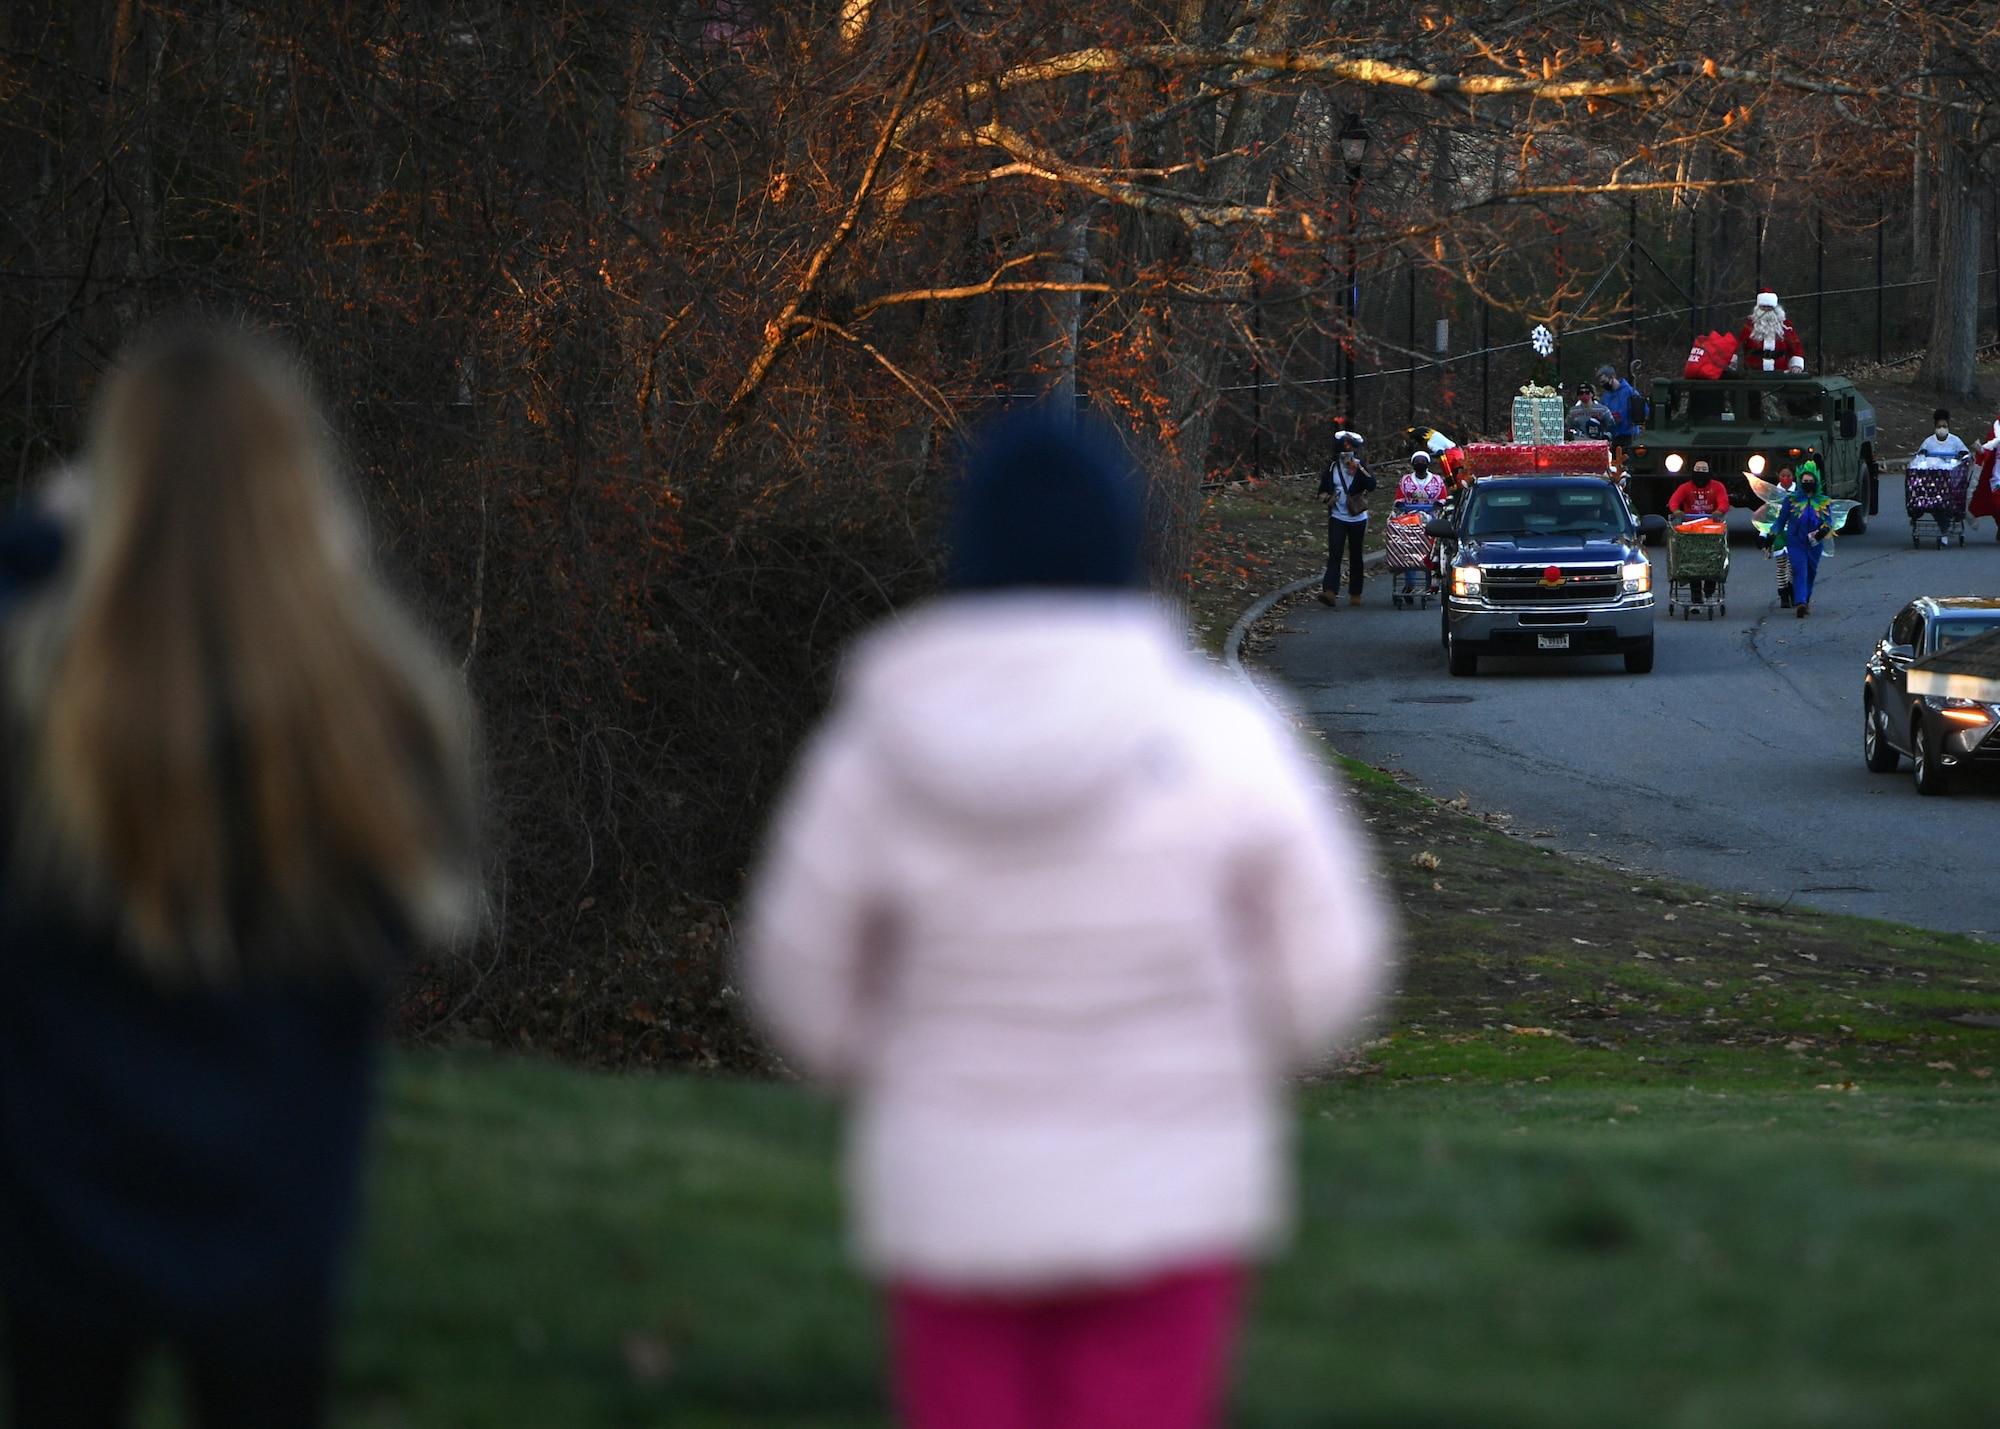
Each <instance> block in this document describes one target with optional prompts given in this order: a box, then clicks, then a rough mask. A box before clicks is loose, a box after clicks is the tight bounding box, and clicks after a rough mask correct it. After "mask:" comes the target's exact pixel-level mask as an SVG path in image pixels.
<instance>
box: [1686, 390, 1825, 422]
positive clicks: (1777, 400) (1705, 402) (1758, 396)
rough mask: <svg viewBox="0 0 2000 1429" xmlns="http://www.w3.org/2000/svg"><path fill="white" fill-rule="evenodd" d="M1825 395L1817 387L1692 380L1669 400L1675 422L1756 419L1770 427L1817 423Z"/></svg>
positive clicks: (1823, 408)
mask: <svg viewBox="0 0 2000 1429" xmlns="http://www.w3.org/2000/svg"><path fill="white" fill-rule="evenodd" d="M1825 407H1826V398H1825V395H1824V394H1823V393H1821V392H1820V390H1819V389H1818V388H1816V387H1798V386H1792V387H1744V386H1740V385H1738V384H1736V383H1730V384H1729V385H1727V386H1723V385H1721V384H1717V385H1715V386H1709V385H1708V384H1706V383H1702V382H1690V383H1688V384H1687V385H1686V386H1684V387H1677V388H1675V389H1674V393H1673V396H1672V398H1671V399H1670V401H1669V402H1668V416H1669V419H1670V420H1672V421H1674V422H1679V423H1687V424H1699V423H1702V422H1756V423H1759V424H1761V425H1763V426H1767V427H1796V426H1801V425H1804V426H1816V425H1818V424H1819V422H1820V420H1821V419H1822V418H1823V417H1824V416H1825Z"/></svg>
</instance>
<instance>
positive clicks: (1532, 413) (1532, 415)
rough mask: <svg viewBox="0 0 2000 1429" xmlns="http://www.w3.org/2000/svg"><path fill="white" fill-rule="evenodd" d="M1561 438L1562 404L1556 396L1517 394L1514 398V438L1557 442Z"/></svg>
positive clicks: (1525, 440) (1517, 439)
mask: <svg viewBox="0 0 2000 1429" xmlns="http://www.w3.org/2000/svg"><path fill="white" fill-rule="evenodd" d="M1562 439H1563V404H1562V398H1560V397H1556V396H1546V397H1544V396H1519V397H1516V398H1515V399H1514V440H1515V441H1517V442H1522V443H1541V442H1559V441H1561V440H1562Z"/></svg>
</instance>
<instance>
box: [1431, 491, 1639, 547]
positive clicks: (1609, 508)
mask: <svg viewBox="0 0 2000 1429" xmlns="http://www.w3.org/2000/svg"><path fill="white" fill-rule="evenodd" d="M1465 530H1466V534H1467V535H1470V536H1570V537H1577V536H1582V537H1591V536H1622V535H1624V534H1625V530H1626V526H1625V503H1624V502H1623V501H1621V500H1619V497H1618V493H1617V492H1616V491H1614V490H1613V489H1612V488H1611V487H1610V486H1609V485H1593V486H1543V487H1526V488H1522V487H1511V488H1506V489H1495V488H1491V487H1474V488H1473V492H1472V506H1471V509H1470V510H1469V511H1467V512H1466V524H1465Z"/></svg>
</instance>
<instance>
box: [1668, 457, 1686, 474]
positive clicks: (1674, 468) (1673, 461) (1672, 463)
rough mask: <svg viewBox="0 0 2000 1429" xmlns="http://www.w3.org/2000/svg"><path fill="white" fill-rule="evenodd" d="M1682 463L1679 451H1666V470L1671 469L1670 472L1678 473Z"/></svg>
mask: <svg viewBox="0 0 2000 1429" xmlns="http://www.w3.org/2000/svg"><path fill="white" fill-rule="evenodd" d="M1683 465H1684V463H1683V462H1682V461H1681V454H1680V453H1679V452H1668V453H1667V470H1668V471H1671V472H1674V473H1676V474H1678V473H1679V471H1680V469H1681V467H1682V466H1683Z"/></svg>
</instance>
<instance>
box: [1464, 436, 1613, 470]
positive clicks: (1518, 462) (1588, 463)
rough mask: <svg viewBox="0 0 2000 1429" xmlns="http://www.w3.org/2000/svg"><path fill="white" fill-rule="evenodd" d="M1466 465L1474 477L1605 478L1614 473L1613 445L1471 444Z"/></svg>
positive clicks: (1547, 443)
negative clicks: (1612, 467)
mask: <svg viewBox="0 0 2000 1429" xmlns="http://www.w3.org/2000/svg"><path fill="white" fill-rule="evenodd" d="M1465 460H1466V464H1467V465H1468V466H1469V467H1471V469H1472V474H1473V476H1474V477H1486V476H1602V477H1607V478H1608V477H1609V475H1610V472H1611V444H1610V443H1609V442H1602V441H1597V442H1536V443H1528V442H1471V443H1469V444H1468V445H1467V446H1466V448H1465Z"/></svg>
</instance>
